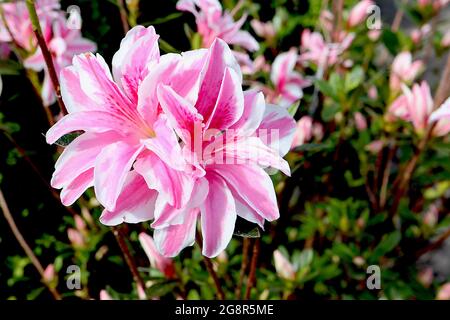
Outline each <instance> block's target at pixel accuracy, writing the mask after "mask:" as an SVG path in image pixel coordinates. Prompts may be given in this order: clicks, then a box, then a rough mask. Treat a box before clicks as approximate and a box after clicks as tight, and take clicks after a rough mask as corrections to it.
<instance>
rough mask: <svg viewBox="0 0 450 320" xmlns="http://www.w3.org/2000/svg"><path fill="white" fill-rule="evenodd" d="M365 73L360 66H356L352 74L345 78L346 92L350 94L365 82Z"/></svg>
mask: <svg viewBox="0 0 450 320" xmlns="http://www.w3.org/2000/svg"><path fill="white" fill-rule="evenodd" d="M363 80H364V71H363V69H362V68H361V67H360V66H356V67H355V68H353V70H352V71H351V72H350V73H347V75H346V76H345V92H350V91H352V90H354V89H356V88H357V87H359V85H360V84H361V83H362V82H363Z"/></svg>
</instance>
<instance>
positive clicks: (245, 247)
mask: <svg viewBox="0 0 450 320" xmlns="http://www.w3.org/2000/svg"><path fill="white" fill-rule="evenodd" d="M249 249H250V239H249V238H247V237H246V238H244V240H243V241H242V263H241V270H240V271H239V282H238V285H237V287H236V291H235V295H236V299H237V300H239V299H241V294H242V285H243V283H244V276H245V271H247V266H248V253H249Z"/></svg>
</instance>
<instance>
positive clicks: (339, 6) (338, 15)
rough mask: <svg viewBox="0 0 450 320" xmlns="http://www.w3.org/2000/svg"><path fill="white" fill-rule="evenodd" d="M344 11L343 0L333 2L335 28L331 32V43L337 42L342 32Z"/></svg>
mask: <svg viewBox="0 0 450 320" xmlns="http://www.w3.org/2000/svg"><path fill="white" fill-rule="evenodd" d="M343 10H344V0H333V15H334V19H335V27H334V32H333V42H339V36H340V33H341V30H342V11H343Z"/></svg>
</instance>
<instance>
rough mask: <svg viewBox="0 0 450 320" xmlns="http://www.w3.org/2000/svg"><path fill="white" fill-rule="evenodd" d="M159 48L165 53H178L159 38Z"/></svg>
mask: <svg viewBox="0 0 450 320" xmlns="http://www.w3.org/2000/svg"><path fill="white" fill-rule="evenodd" d="M159 48H160V49H161V50H162V51H164V52H166V53H180V52H179V51H178V50H177V49H175V48H174V47H173V46H172V45H171V44H169V43H168V42H167V41H165V40H163V39H161V38H159Z"/></svg>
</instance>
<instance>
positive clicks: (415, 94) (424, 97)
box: [386, 81, 450, 136]
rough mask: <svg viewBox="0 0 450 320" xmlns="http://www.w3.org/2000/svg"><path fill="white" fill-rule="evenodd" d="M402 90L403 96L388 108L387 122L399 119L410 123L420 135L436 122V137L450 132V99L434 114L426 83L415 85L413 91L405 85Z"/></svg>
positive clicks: (434, 130) (434, 132) (434, 133)
mask: <svg viewBox="0 0 450 320" xmlns="http://www.w3.org/2000/svg"><path fill="white" fill-rule="evenodd" d="M402 90H403V94H402V95H401V96H400V97H398V98H397V99H396V100H395V101H394V102H393V103H392V104H391V105H390V106H389V108H388V113H387V115H386V120H387V121H394V120H395V119H397V118H398V119H402V120H404V121H409V122H411V123H412V124H413V126H414V129H415V131H416V132H417V133H419V134H421V133H424V132H425V129H426V128H427V127H428V125H429V124H430V123H434V122H436V124H435V126H434V129H433V135H434V136H443V135H446V134H447V133H448V132H450V118H449V117H448V113H449V111H448V109H449V105H450V100H449V99H447V101H446V102H444V104H442V106H440V107H439V108H438V109H437V110H436V111H435V112H434V113H433V98H432V96H431V91H430V87H429V86H428V84H427V83H426V82H425V81H422V83H421V84H420V85H419V84H414V86H413V88H412V90H410V89H409V88H408V87H406V86H404V85H403V86H402Z"/></svg>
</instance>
